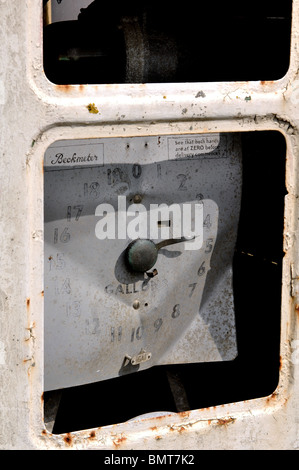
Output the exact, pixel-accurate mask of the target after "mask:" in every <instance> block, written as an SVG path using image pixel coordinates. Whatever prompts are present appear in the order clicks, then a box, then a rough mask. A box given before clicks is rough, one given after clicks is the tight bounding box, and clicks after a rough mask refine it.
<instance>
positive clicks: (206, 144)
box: [168, 134, 220, 160]
mask: <svg viewBox="0 0 299 470" xmlns="http://www.w3.org/2000/svg"><path fill="white" fill-rule="evenodd" d="M219 143H220V134H199V135H186V136H184V135H183V136H176V137H169V138H168V158H169V160H173V159H176V160H180V159H192V158H194V157H197V156H199V155H201V156H204V155H207V154H209V153H212V152H215V151H216V150H217V149H218V147H219ZM215 157H218V158H219V157H220V151H218V152H217V153H216V154H215Z"/></svg>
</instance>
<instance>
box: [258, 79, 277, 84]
mask: <svg viewBox="0 0 299 470" xmlns="http://www.w3.org/2000/svg"><path fill="white" fill-rule="evenodd" d="M273 83H274V80H261V81H260V84H261V85H273Z"/></svg>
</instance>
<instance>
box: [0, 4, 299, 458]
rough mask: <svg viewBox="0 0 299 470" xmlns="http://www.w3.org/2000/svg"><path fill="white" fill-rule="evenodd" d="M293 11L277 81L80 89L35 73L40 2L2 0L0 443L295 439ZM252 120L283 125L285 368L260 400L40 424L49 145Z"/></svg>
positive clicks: (248, 125)
mask: <svg viewBox="0 0 299 470" xmlns="http://www.w3.org/2000/svg"><path fill="white" fill-rule="evenodd" d="M298 9H299V2H298V0H295V1H294V14H293V37H292V57H291V66H290V69H289V72H288V74H287V75H286V76H285V77H284V78H283V79H281V80H279V81H277V82H266V83H260V82H246V83H241V82H237V83H236V82H233V83H222V84H217V83H216V84H211V83H205V84H197V83H192V84H187V85H185V84H184V85H182V84H177V85H167V87H166V86H165V85H163V84H161V85H125V86H113V85H109V86H105V85H101V86H86V87H81V86H55V85H52V84H51V83H49V82H48V81H47V79H46V78H45V76H44V74H43V67H42V48H41V46H42V21H41V17H42V8H41V2H40V1H39V0H23V1H22V14H20V0H0V22H1V28H0V38H1V52H0V54H1V55H0V57H1V58H0V63H1V67H0V112H1V128H0V129H1V130H0V139H1V146H0V148H1V160H0V177H1V198H0V215H1V217H0V224H1V229H0V240H1V287H0V309H1V315H0V390H1V402H0V447H1V448H2V449H31V448H33V449H50V448H70V447H72V448H78V449H83V448H84V449H86V448H93V449H94V448H98V449H102V448H106V449H144V448H149V449H171V448H172V449H210V448H211V449H216V448H217V449H260V448H262V449H296V448H298V447H299V429H298V423H299V403H298V400H299V393H298V392H299V360H298V349H297V347H298V343H297V340H298V338H299V335H298V328H299V316H298V310H296V306H298V305H299V286H298V279H299V252H298V242H297V238H296V232H297V230H298V225H297V224H298V218H299V214H298V208H299V206H298V199H297V194H298V188H297V186H298V171H297V166H298V164H297V159H298V143H299V142H298V127H299V119H298V101H299V78H298V76H297V71H298V68H299V56H298V46H299V44H298V32H299V31H298V30H299V18H298V14H299V10H298ZM199 91H203V92H204V95H205V97H204V98H203V97H202V94H199ZM247 96H250V97H251V100H250V101H248V100H245V98H246V97H247ZM90 103H95V106H96V107H97V108H98V110H99V113H98V114H92V113H90V112H89V111H88V109H87V105H88V104H90ZM256 129H260V130H261V129H263V130H266V129H273V130H280V131H281V132H282V133H283V134H284V135H285V138H286V141H287V146H288V149H287V150H288V156H287V186H288V191H289V194H288V197H287V199H286V221H285V250H286V256H285V258H284V275H283V305H282V324H281V374H280V383H279V386H278V388H277V390H276V392H275V393H274V394H273V395H272V396H271V397H268V398H263V399H258V400H251V401H247V402H241V403H236V404H230V405H225V406H220V407H216V408H211V409H203V410H194V411H192V412H190V413H184V414H178V415H175V416H173V415H170V416H165V417H162V418H148V419H144V420H143V421H140V420H139V421H136V422H134V421H130V422H129V423H124V424H119V425H115V426H107V427H104V428H101V429H96V430H94V431H82V432H77V433H73V434H72V435H69V436H67V437H66V436H53V435H51V434H48V433H47V432H46V431H45V429H44V424H43V400H42V394H43V290H44V286H43V265H42V260H43V233H42V230H43V218H42V208H43V170H42V168H43V167H42V162H43V155H44V152H45V150H46V148H47V147H48V146H49V145H50V144H51V143H52V142H54V141H55V140H59V139H61V138H64V139H74V138H88V137H89V138H92V137H95V136H97V137H107V136H132V135H145V134H149V135H155V134H158V133H159V134H170V133H189V132H192V133H201V132H206V133H207V132H227V131H248V130H256ZM291 273H292V278H293V281H292V282H291ZM291 284H292V286H291Z"/></svg>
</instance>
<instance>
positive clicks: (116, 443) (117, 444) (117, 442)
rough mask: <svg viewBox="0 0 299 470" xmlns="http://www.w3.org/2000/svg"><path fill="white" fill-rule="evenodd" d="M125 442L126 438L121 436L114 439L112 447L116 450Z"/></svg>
mask: <svg viewBox="0 0 299 470" xmlns="http://www.w3.org/2000/svg"><path fill="white" fill-rule="evenodd" d="M126 440H127V438H126V437H123V436H121V437H118V438H117V439H115V440H114V441H113V445H114V446H115V447H116V448H119V447H121V445H122V444H123V443H124V442H125V441H126Z"/></svg>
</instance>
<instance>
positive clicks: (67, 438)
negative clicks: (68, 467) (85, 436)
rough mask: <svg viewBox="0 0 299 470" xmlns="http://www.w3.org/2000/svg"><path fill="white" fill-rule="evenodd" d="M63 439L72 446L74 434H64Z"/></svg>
mask: <svg viewBox="0 0 299 470" xmlns="http://www.w3.org/2000/svg"><path fill="white" fill-rule="evenodd" d="M63 440H64V442H65V443H66V445H68V446H71V445H72V444H73V438H72V435H71V434H70V433H68V434H66V435H65V436H64V438H63Z"/></svg>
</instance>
